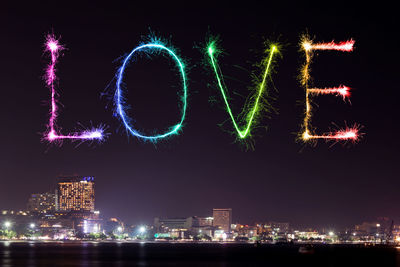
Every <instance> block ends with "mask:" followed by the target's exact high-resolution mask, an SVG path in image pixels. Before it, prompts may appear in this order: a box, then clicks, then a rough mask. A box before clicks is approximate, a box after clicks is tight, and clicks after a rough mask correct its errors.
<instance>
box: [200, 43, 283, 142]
mask: <svg viewBox="0 0 400 267" xmlns="http://www.w3.org/2000/svg"><path fill="white" fill-rule="evenodd" d="M207 51H208V56H209V58H210V60H209V61H210V63H211V66H212V69H213V71H214V73H215V77H216V79H217V85H218V88H219V90H220V92H221V95H222V98H223V101H224V103H225V108H226V111H227V112H228V114H229V116H230V119H231V121H232V124H233V127H234V128H235V130H236V133H237V135H238V137H239V138H240V139H245V138H246V137H249V136H250V135H251V133H250V131H251V129H252V128H254V125H255V124H256V119H257V116H258V115H260V111H262V110H266V109H267V108H268V103H267V100H266V99H265V97H264V98H263V94H265V95H268V93H267V92H266V91H267V90H266V84H267V77H268V76H269V75H270V73H271V70H270V67H271V63H272V61H273V56H274V54H275V53H277V52H278V50H277V46H276V45H271V46H270V47H269V48H268V49H267V52H269V56H268V57H266V58H264V59H263V61H262V66H263V67H264V72H263V75H262V78H261V79H260V82H259V83H257V85H256V86H255V88H254V93H253V95H252V96H251V97H249V98H248V99H249V101H248V102H247V103H246V104H245V107H244V109H243V112H242V113H241V114H244V116H243V119H241V120H242V121H243V122H244V124H245V126H244V127H242V128H241V127H240V126H239V125H238V124H239V122H238V121H237V119H235V117H234V116H233V112H232V108H231V106H230V105H229V101H228V99H229V97H228V93H227V88H226V86H225V82H224V78H223V75H222V71H221V69H220V67H219V65H218V63H217V59H216V56H217V55H218V54H219V50H218V47H217V44H216V41H215V40H213V41H211V42H210V43H209V44H208V46H207Z"/></svg>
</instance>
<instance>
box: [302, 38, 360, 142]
mask: <svg viewBox="0 0 400 267" xmlns="http://www.w3.org/2000/svg"><path fill="white" fill-rule="evenodd" d="M353 46H354V40H352V39H351V40H349V41H344V42H340V43H335V42H334V41H332V42H329V43H317V44H313V43H312V41H311V40H309V39H308V38H307V37H306V36H303V38H302V42H301V47H302V49H303V50H304V52H305V56H306V63H305V64H304V67H303V69H302V71H301V83H302V85H303V86H304V87H305V91H306V110H305V117H304V120H303V130H304V131H303V134H302V135H301V138H302V140H303V141H305V142H306V141H311V140H317V139H325V140H337V141H339V140H345V141H346V140H351V141H354V142H355V141H357V139H358V138H359V133H358V129H359V127H357V126H354V127H351V128H346V129H340V130H338V131H336V132H328V133H324V134H320V135H317V134H313V133H312V132H311V130H310V129H311V128H312V127H311V123H310V121H311V114H312V111H311V99H310V98H311V96H313V95H325V94H326V95H329V94H331V95H337V96H342V98H343V100H346V98H349V97H350V88H349V87H347V86H343V85H342V86H339V87H333V88H309V80H310V78H311V76H310V64H311V59H312V56H313V51H315V50H331V51H332V50H334V51H340V52H351V51H353Z"/></svg>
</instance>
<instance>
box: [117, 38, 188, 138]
mask: <svg viewBox="0 0 400 267" xmlns="http://www.w3.org/2000/svg"><path fill="white" fill-rule="evenodd" d="M140 51H142V52H144V53H149V54H152V53H156V52H157V53H159V52H166V53H167V54H168V55H169V56H170V57H172V59H173V60H174V61H175V63H176V66H177V67H178V69H179V72H180V76H181V80H182V87H183V95H182V96H181V102H182V105H181V118H180V121H179V122H178V123H177V124H176V125H174V126H172V127H170V128H169V129H168V130H167V131H166V132H164V133H161V134H156V135H144V134H142V133H140V132H139V131H138V130H136V129H134V128H133V126H132V123H131V122H132V119H131V118H130V117H129V116H128V115H127V113H126V110H127V107H126V105H125V98H124V90H123V88H122V84H123V77H124V71H125V68H126V67H127V65H128V63H129V62H130V61H131V60H132V57H133V55H134V54H135V53H138V52H140ZM187 90H188V89H187V80H186V73H185V66H184V64H183V62H182V60H181V59H180V58H179V57H178V56H177V54H176V52H175V51H174V50H173V49H172V48H169V47H166V46H165V45H164V44H163V43H161V42H160V41H157V40H155V41H153V42H151V43H147V44H143V45H140V46H138V47H136V48H135V49H133V50H132V51H131V52H130V53H129V55H128V56H127V57H125V59H124V61H123V63H122V66H121V67H120V68H119V71H118V73H117V83H116V92H115V97H114V105H115V112H116V114H117V116H119V118H120V119H121V121H122V122H123V124H124V126H125V128H126V130H127V132H129V133H130V134H131V135H133V136H135V137H137V138H140V139H142V140H147V141H151V142H157V141H159V140H161V139H163V138H167V137H170V136H173V135H176V134H178V133H179V132H180V130H181V129H182V124H183V122H184V120H185V116H186V108H187Z"/></svg>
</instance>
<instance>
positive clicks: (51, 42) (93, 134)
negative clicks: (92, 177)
mask: <svg viewBox="0 0 400 267" xmlns="http://www.w3.org/2000/svg"><path fill="white" fill-rule="evenodd" d="M63 49H64V47H63V46H62V45H60V44H59V42H58V40H57V39H56V38H55V37H54V35H53V34H49V35H48V36H47V38H46V49H45V51H46V52H50V55H51V63H50V64H49V65H48V67H47V69H46V76H45V77H46V84H47V86H48V87H49V88H50V92H51V110H50V121H49V124H48V131H47V132H46V134H45V139H46V140H48V141H49V142H53V141H61V140H63V139H71V140H81V141H86V140H102V139H103V137H104V134H103V129H102V128H101V127H100V128H93V129H91V130H83V131H82V132H76V133H72V134H68V135H62V134H59V133H57V131H56V128H57V127H56V120H57V99H56V95H57V93H56V90H55V85H54V82H55V80H56V79H57V76H56V69H55V66H56V64H57V59H58V57H59V55H60V51H62V50H63Z"/></svg>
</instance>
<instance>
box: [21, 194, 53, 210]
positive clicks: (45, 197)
mask: <svg viewBox="0 0 400 267" xmlns="http://www.w3.org/2000/svg"><path fill="white" fill-rule="evenodd" d="M27 208H28V211H29V212H31V213H33V214H35V213H38V214H46V213H52V212H54V211H55V210H56V195H55V194H53V193H50V192H46V193H42V194H32V195H31V197H30V198H29V200H28V205H27Z"/></svg>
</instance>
